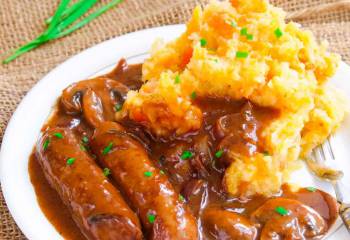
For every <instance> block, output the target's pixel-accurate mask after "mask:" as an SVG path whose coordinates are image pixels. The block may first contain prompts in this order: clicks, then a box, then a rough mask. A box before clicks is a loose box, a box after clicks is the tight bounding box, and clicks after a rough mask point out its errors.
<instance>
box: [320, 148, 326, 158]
mask: <svg viewBox="0 0 350 240" xmlns="http://www.w3.org/2000/svg"><path fill="white" fill-rule="evenodd" d="M320 154H321V156H322V159H323V161H327V157H326V154H325V146H324V144H321V146H320Z"/></svg>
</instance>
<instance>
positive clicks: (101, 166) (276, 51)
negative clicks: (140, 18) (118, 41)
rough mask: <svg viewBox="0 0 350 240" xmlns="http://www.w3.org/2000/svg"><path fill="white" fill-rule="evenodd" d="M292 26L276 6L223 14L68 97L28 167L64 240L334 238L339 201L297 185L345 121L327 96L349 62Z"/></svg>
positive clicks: (251, 4) (206, 16)
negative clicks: (295, 179) (293, 178)
mask: <svg viewBox="0 0 350 240" xmlns="http://www.w3.org/2000/svg"><path fill="white" fill-rule="evenodd" d="M284 15H285V14H284V12H283V11H282V10H281V9H279V8H276V7H273V6H272V5H270V4H269V3H268V2H267V1H264V0H253V1H243V0H232V1H230V2H228V1H222V2H218V1H211V2H210V4H208V5H207V6H206V7H205V8H204V9H203V10H202V9H201V8H199V7H198V8H196V9H195V10H194V12H193V16H192V18H191V19H190V21H189V22H188V23H187V29H186V31H185V32H184V33H183V34H182V35H181V36H180V37H179V38H177V39H175V40H173V41H171V42H169V43H161V42H156V43H155V45H154V46H153V48H152V51H151V55H150V57H149V58H148V59H146V60H145V62H144V63H143V64H134V65H128V64H127V62H126V60H124V59H122V60H120V61H119V63H118V65H117V66H116V68H115V69H114V70H113V71H112V72H110V73H107V74H105V75H102V76H98V77H95V78H92V79H88V80H83V81H80V82H77V83H73V84H71V85H70V86H68V87H67V88H66V89H64V90H63V92H62V95H61V96H60V98H59V100H58V101H57V104H56V105H55V108H54V111H53V112H52V114H51V115H50V118H49V119H48V121H47V123H46V124H45V125H44V126H43V129H42V132H43V133H42V136H41V137H40V139H39V141H38V143H37V147H36V150H35V151H34V152H33V154H32V157H31V158H30V164H29V166H30V168H29V172H30V176H31V179H32V183H33V186H34V189H35V192H36V195H37V198H38V202H39V204H40V206H41V208H42V210H43V212H44V213H45V215H46V216H47V217H48V219H49V220H50V221H51V222H52V224H53V225H54V226H55V227H56V229H57V230H58V231H59V232H60V233H61V234H62V235H63V237H66V238H72V237H71V236H73V235H74V237H73V238H74V239H96V240H97V239H157V240H163V239H179V240H187V239H200V240H202V239H203V240H204V239H205V240H206V239H254V240H255V239H321V238H322V237H323V236H325V234H326V233H327V232H328V231H329V230H330V228H331V226H332V224H333V223H334V222H335V220H336V219H337V217H338V208H339V207H338V204H337V202H336V200H335V199H334V198H333V197H332V196H331V195H329V194H328V193H325V192H323V191H320V190H317V189H316V188H314V187H307V188H300V187H298V186H295V185H291V184H288V177H289V175H290V174H291V173H292V171H293V170H295V169H297V168H298V167H300V162H299V161H298V158H299V157H305V156H307V155H308V154H309V153H310V151H312V149H313V148H314V147H315V146H317V145H318V144H320V143H322V142H323V141H324V140H325V139H326V138H327V137H328V136H329V135H330V134H332V133H333V132H334V131H335V130H336V129H337V128H338V127H339V125H340V123H341V121H342V120H343V118H344V116H345V113H346V109H347V104H346V101H345V99H344V97H343V96H342V94H341V93H339V90H337V89H335V88H333V87H331V86H329V85H328V84H326V83H327V80H328V79H329V78H330V77H331V76H332V75H333V74H334V72H335V70H336V67H337V65H338V62H339V56H338V55H336V54H333V53H329V52H327V51H326V44H321V45H319V44H318V43H317V42H316V40H315V38H314V37H313V35H312V34H311V33H310V32H309V31H306V30H302V29H301V28H300V26H299V25H298V24H296V23H293V22H289V23H286V22H285V20H284ZM35 163H40V166H41V168H40V167H35ZM325 173H327V174H328V173H329V171H328V172H327V171H325ZM41 175H44V176H45V177H41V178H40V176H41ZM38 179H40V180H38ZM50 186H51V187H52V188H53V189H51V188H50ZM49 189H51V190H49ZM50 191H51V192H50ZM49 192H50V194H49V196H48V193H49ZM48 198H49V199H50V200H49V201H48V200H47V199H48ZM62 202H63V203H64V204H65V205H62ZM56 206H62V211H63V212H66V213H67V214H59V213H58V208H57V207H56ZM72 219H74V221H75V224H76V226H77V227H76V228H71V227H67V222H69V223H70V222H73V221H72ZM71 232H74V234H73V235H72V234H70V233H71Z"/></svg>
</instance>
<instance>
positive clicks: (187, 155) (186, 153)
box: [181, 150, 193, 160]
mask: <svg viewBox="0 0 350 240" xmlns="http://www.w3.org/2000/svg"><path fill="white" fill-rule="evenodd" d="M191 157H193V153H192V152H191V151H188V150H185V151H183V152H182V154H181V159H182V160H186V159H189V158H191Z"/></svg>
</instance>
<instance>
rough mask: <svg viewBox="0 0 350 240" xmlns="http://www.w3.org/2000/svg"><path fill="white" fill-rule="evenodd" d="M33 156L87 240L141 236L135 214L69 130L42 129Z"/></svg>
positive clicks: (138, 237)
mask: <svg viewBox="0 0 350 240" xmlns="http://www.w3.org/2000/svg"><path fill="white" fill-rule="evenodd" d="M36 155H37V158H38V161H39V163H40V165H41V167H42V168H43V172H44V173H45V177H46V179H47V180H48V182H49V183H50V185H51V186H52V187H53V188H54V189H55V190H56V191H57V192H58V194H59V196H60V198H61V199H62V201H63V202H64V203H65V205H66V206H67V207H68V209H69V210H70V212H71V214H72V217H73V219H74V221H75V222H76V224H77V225H78V227H79V228H80V229H81V231H82V233H83V234H84V235H85V236H86V238H87V239H93V240H95V239H96V240H100V239H101V240H109V239H113V240H119V239H120V240H122V239H128V240H139V239H142V232H141V227H140V223H139V220H138V218H137V216H136V214H135V213H134V212H133V211H132V210H131V209H130V208H129V207H128V205H127V204H126V203H125V201H124V200H123V198H122V196H121V195H120V193H119V191H118V190H117V189H115V188H114V186H113V185H112V184H111V183H110V182H109V181H108V179H107V178H106V177H105V176H104V174H103V172H102V170H101V169H100V168H99V167H98V166H97V165H96V163H95V162H94V161H93V159H92V158H91V157H90V156H89V155H88V154H87V153H86V152H84V151H83V150H81V149H80V147H79V143H78V141H77V139H76V138H75V136H74V134H73V133H72V131H71V130H69V129H66V128H58V127H56V128H51V129H49V130H47V131H46V132H44V133H43V135H42V136H41V138H40V139H39V141H38V143H37V146H36Z"/></svg>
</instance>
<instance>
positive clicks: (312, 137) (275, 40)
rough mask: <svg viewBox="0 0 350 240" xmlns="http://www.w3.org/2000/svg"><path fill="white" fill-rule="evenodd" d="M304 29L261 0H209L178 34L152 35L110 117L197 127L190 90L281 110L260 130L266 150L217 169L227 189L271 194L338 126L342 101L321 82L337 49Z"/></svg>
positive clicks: (164, 132) (173, 129)
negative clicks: (135, 86)
mask: <svg viewBox="0 0 350 240" xmlns="http://www.w3.org/2000/svg"><path fill="white" fill-rule="evenodd" d="M326 48H327V44H326V43H322V44H318V43H317V42H316V40H315V38H314V36H313V35H312V33H311V32H309V31H307V30H302V29H301V28H300V26H299V25H298V24H296V23H293V22H289V23H286V22H285V13H284V12H283V11H282V10H281V9H279V8H276V7H274V6H272V5H270V4H269V3H268V1H265V0H251V1H245V0H232V1H231V2H228V1H224V2H218V1H212V2H211V3H210V4H209V5H207V6H206V7H205V9H204V10H202V9H201V8H200V7H197V8H195V10H194V12H193V16H192V18H191V19H190V21H189V22H188V23H187V29H186V32H185V33H183V34H182V35H181V36H180V37H179V38H177V39H176V40H174V41H172V42H169V43H163V42H161V41H157V42H156V43H155V44H154V46H153V48H152V50H151V56H150V58H149V59H147V60H146V61H145V63H144V65H143V80H144V82H145V83H144V85H143V86H142V87H141V89H140V90H139V91H138V92H136V91H133V92H130V93H129V94H128V97H127V100H126V102H125V104H124V106H123V109H122V111H121V112H120V113H118V114H117V118H122V117H125V116H128V117H129V118H131V119H133V120H134V121H138V122H140V123H142V124H143V125H145V126H146V127H147V128H149V129H150V130H151V131H152V132H154V133H155V134H156V135H159V136H169V135H170V134H183V133H185V132H187V131H190V130H196V129H198V128H200V127H201V122H202V120H201V119H202V113H201V111H200V109H198V108H197V107H196V106H194V105H193V104H192V99H191V96H193V95H194V94H196V95H198V96H202V97H207V96H214V97H226V98H231V99H237V100H239V99H248V100H250V101H252V102H253V103H255V104H257V105H260V106H266V107H272V108H275V109H278V110H279V111H280V113H281V114H280V116H279V117H278V118H277V119H275V120H273V121H272V122H271V123H270V125H269V126H267V127H266V128H265V129H264V130H263V134H262V135H263V137H264V144H265V149H268V152H269V154H268V155H266V154H263V153H257V154H255V155H254V156H253V157H245V156H237V154H235V153H234V152H233V153H231V154H230V155H231V157H232V158H233V159H234V161H233V162H232V164H231V166H229V167H228V169H227V171H226V174H225V183H226V187H227V191H228V192H229V193H231V194H233V195H244V196H247V195H252V194H256V193H258V194H265V195H270V194H273V193H275V192H277V191H278V190H279V189H280V186H281V184H282V183H283V182H285V181H287V180H288V175H289V173H290V172H291V171H292V170H293V169H295V167H296V166H297V165H298V164H297V159H298V157H299V156H300V154H303V155H306V154H308V153H309V152H310V151H311V150H312V148H314V147H315V146H316V145H318V144H320V143H322V142H323V141H324V140H325V138H327V137H328V135H329V134H330V133H332V132H333V131H334V130H335V129H336V128H337V127H338V126H339V124H340V122H341V121H342V119H343V117H344V109H345V104H344V100H343V98H341V97H338V94H336V93H335V91H334V90H331V88H328V87H326V86H325V82H326V81H327V80H328V79H329V78H330V77H331V76H332V75H333V74H334V72H335V71H336V68H337V66H338V62H339V59H340V57H339V56H338V55H336V54H333V53H329V52H327V50H326Z"/></svg>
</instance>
